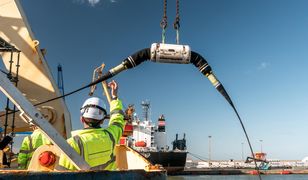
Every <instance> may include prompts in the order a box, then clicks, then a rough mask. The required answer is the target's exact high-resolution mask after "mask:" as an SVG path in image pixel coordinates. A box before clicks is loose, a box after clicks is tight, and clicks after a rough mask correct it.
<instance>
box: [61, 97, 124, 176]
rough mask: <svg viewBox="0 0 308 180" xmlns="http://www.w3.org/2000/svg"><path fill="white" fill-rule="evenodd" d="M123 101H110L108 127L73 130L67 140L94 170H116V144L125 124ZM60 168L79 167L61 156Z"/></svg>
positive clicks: (71, 168)
mask: <svg viewBox="0 0 308 180" xmlns="http://www.w3.org/2000/svg"><path fill="white" fill-rule="evenodd" d="M122 108H123V107H122V102H121V101H120V100H113V101H111V103H110V121H109V125H108V128H87V129H82V130H76V131H73V132H72V137H71V138H70V139H68V140H67V142H68V143H69V144H70V145H71V146H72V147H73V149H75V151H77V153H78V154H80V156H82V157H83V159H84V160H85V161H86V162H87V163H88V164H89V165H90V166H91V167H92V168H91V169H94V170H115V169H116V164H115V154H114V148H115V144H116V143H118V142H119V140H120V138H121V136H122V134H123V128H124V125H125V121H124V113H123V110H122ZM59 165H60V168H64V169H69V170H76V169H77V168H76V167H75V166H74V165H73V164H72V163H71V161H70V160H69V159H68V158H67V157H66V156H65V155H62V154H61V156H60V160H59Z"/></svg>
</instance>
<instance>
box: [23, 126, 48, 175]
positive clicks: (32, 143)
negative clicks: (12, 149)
mask: <svg viewBox="0 0 308 180" xmlns="http://www.w3.org/2000/svg"><path fill="white" fill-rule="evenodd" d="M44 144H51V142H50V141H49V140H48V139H47V138H46V137H45V136H44V135H43V133H42V132H41V131H40V130H39V129H36V130H34V131H33V133H32V134H31V135H30V136H26V137H25V138H24V140H23V141H22V144H21V147H20V150H19V153H18V168H20V169H26V168H28V166H29V163H30V160H31V158H32V155H33V152H34V151H35V150H36V149H37V148H38V147H40V146H41V145H44Z"/></svg>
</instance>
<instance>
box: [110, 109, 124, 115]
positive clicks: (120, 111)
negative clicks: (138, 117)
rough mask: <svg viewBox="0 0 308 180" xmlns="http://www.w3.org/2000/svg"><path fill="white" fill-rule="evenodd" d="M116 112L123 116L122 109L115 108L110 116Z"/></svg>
mask: <svg viewBox="0 0 308 180" xmlns="http://www.w3.org/2000/svg"><path fill="white" fill-rule="evenodd" d="M118 113H119V114H121V115H123V116H124V112H123V111H122V110H117V109H115V110H113V111H111V112H110V116H112V115H114V114H118Z"/></svg>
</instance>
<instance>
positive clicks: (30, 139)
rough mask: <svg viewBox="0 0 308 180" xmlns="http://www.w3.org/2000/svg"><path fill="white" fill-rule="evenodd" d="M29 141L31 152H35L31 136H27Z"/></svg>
mask: <svg viewBox="0 0 308 180" xmlns="http://www.w3.org/2000/svg"><path fill="white" fill-rule="evenodd" d="M27 137H28V139H29V148H30V151H33V149H34V148H33V144H32V137H31V136H27Z"/></svg>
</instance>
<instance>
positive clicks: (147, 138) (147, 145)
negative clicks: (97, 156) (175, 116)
mask: <svg viewBox="0 0 308 180" xmlns="http://www.w3.org/2000/svg"><path fill="white" fill-rule="evenodd" d="M141 106H142V109H143V119H142V120H140V119H139V117H138V116H137V115H136V114H135V116H133V118H132V123H131V124H132V126H133V133H132V135H131V136H128V137H124V138H125V140H124V139H123V138H122V141H121V143H126V144H127V145H129V146H130V147H131V148H133V149H135V150H136V151H137V152H139V153H140V154H141V155H143V156H144V157H145V158H147V159H148V160H149V161H150V162H151V163H152V164H160V165H162V166H164V168H166V169H167V170H168V171H174V170H183V169H184V166H185V162H186V155H187V150H186V140H185V135H184V138H183V139H182V140H179V139H178V135H176V140H175V141H173V142H172V144H173V147H172V149H171V148H170V147H169V146H168V143H167V133H166V119H165V117H164V115H161V116H160V117H159V118H158V121H157V124H155V123H153V122H152V120H151V118H150V103H149V101H143V102H142V103H141ZM130 107H131V106H130Z"/></svg>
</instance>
